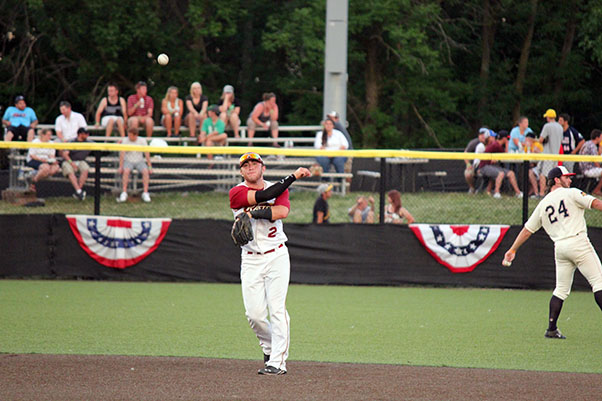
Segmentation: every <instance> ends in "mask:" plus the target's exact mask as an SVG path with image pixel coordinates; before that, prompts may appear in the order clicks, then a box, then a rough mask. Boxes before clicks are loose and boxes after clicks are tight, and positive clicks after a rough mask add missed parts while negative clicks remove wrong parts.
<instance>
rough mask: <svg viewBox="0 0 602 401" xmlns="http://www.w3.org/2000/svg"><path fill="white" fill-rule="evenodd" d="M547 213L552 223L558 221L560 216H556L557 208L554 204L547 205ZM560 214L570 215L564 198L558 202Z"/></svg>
mask: <svg viewBox="0 0 602 401" xmlns="http://www.w3.org/2000/svg"><path fill="white" fill-rule="evenodd" d="M546 213H547V214H548V220H550V224H554V223H556V222H557V221H558V217H556V216H555V214H556V210H555V209H554V206H552V205H549V206H548V207H546ZM558 214H559V215H560V214H561V215H563V216H564V217H569V211H568V210H567V209H566V205H565V204H564V199H562V200H560V203H559V204H558Z"/></svg>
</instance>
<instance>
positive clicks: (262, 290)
mask: <svg viewBox="0 0 602 401" xmlns="http://www.w3.org/2000/svg"><path fill="white" fill-rule="evenodd" d="M239 165H240V174H241V175H242V177H243V179H244V181H243V182H241V183H240V184H238V185H237V186H235V187H234V188H232V189H231V190H230V207H231V208H232V212H233V213H234V217H235V218H238V216H240V215H241V214H243V213H247V214H248V216H249V217H250V218H251V224H252V227H251V228H252V232H253V235H252V236H249V237H250V238H252V239H251V240H250V242H246V240H243V241H238V240H236V239H235V243H241V244H244V245H242V252H241V266H240V280H241V283H242V297H243V303H244V306H245V312H246V315H247V320H248V321H249V324H250V325H251V328H252V329H253V331H254V332H255V335H256V336H257V338H258V339H259V345H260V346H261V348H262V350H263V354H264V363H265V365H264V367H263V368H262V369H260V370H259V372H258V373H259V374H263V375H282V374H285V373H286V359H287V357H288V349H289V340H290V318H289V315H288V312H287V311H286V294H287V291H288V283H289V277H290V260H289V255H288V249H287V247H286V245H285V242H286V241H287V239H288V238H287V237H286V234H284V231H283V230H282V219H284V218H286V217H287V216H288V213H289V209H290V202H289V198H288V189H287V188H288V187H289V186H290V185H291V184H292V183H293V182H294V181H295V180H297V179H300V178H303V177H309V176H310V175H311V173H310V172H309V170H308V169H306V168H304V167H299V168H298V169H297V170H296V171H295V172H294V173H293V174H291V175H289V176H288V177H285V178H283V179H282V180H280V181H278V182H275V183H272V182H268V181H264V179H263V173H264V172H265V165H264V164H263V160H262V159H261V156H259V155H258V154H257V153H254V152H248V153H245V154H244V155H242V156H241V157H240V160H239ZM268 313H269V317H270V318H269V320H268Z"/></svg>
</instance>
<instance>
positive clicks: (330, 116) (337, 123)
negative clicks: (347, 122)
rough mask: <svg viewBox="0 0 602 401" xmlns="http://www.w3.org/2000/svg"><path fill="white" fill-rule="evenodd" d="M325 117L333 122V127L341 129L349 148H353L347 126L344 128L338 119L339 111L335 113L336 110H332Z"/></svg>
mask: <svg viewBox="0 0 602 401" xmlns="http://www.w3.org/2000/svg"><path fill="white" fill-rule="evenodd" d="M326 118H328V119H329V120H331V121H332V122H333V123H334V129H338V130H339V131H341V132H342V133H343V135H345V138H346V139H347V143H348V144H349V149H353V142H352V141H351V135H349V132H347V128H345V126H344V125H343V124H342V123H341V121H340V119H339V113H337V112H336V111H334V110H333V111H331V112H330V113H328V114H327V115H326Z"/></svg>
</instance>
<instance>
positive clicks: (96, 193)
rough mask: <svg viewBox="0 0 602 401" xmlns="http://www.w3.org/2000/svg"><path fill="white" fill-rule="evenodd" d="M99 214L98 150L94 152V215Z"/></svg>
mask: <svg viewBox="0 0 602 401" xmlns="http://www.w3.org/2000/svg"><path fill="white" fill-rule="evenodd" d="M99 214H100V151H99V150H97V151H96V152H94V215H95V216H98V215H99Z"/></svg>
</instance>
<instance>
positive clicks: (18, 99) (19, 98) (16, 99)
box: [15, 95, 25, 103]
mask: <svg viewBox="0 0 602 401" xmlns="http://www.w3.org/2000/svg"><path fill="white" fill-rule="evenodd" d="M21 100H25V96H23V95H17V96H15V103H17V102H20V101H21Z"/></svg>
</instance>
